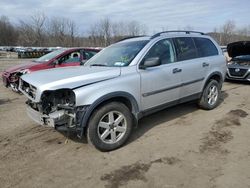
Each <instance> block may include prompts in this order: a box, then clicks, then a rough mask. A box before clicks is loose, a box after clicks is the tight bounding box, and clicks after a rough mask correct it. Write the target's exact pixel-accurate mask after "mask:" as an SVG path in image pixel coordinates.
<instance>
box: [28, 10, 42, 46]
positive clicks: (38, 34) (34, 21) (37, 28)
mask: <svg viewBox="0 0 250 188" xmlns="http://www.w3.org/2000/svg"><path fill="white" fill-rule="evenodd" d="M45 21H46V16H45V15H44V13H43V12H37V13H35V14H34V15H32V16H31V25H32V29H33V30H34V34H35V40H36V41H35V45H37V46H42V45H43V42H44V35H45Z"/></svg>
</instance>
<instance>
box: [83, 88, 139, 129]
mask: <svg viewBox="0 0 250 188" xmlns="http://www.w3.org/2000/svg"><path fill="white" fill-rule="evenodd" d="M115 97H123V98H126V99H127V100H128V101H130V103H131V105H132V114H133V115H134V117H135V118H136V119H138V114H139V106H138V104H137V101H136V99H135V98H134V97H133V96H132V95H131V94H129V93H127V92H124V91H117V92H112V93H109V94H106V95H104V96H102V97H101V98H99V99H97V100H96V101H95V102H94V103H93V104H91V105H90V106H89V107H88V108H87V110H86V112H85V114H84V116H83V118H82V120H81V124H80V126H81V128H84V127H86V126H87V123H88V120H89V118H90V116H91V114H92V112H93V111H94V110H95V109H96V107H97V106H98V105H100V104H101V103H103V102H105V101H107V100H109V99H112V98H115Z"/></svg>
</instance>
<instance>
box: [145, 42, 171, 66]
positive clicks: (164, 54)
mask: <svg viewBox="0 0 250 188" xmlns="http://www.w3.org/2000/svg"><path fill="white" fill-rule="evenodd" d="M154 57H158V58H159V59H160V62H161V64H168V63H173V62H174V59H175V58H174V50H173V45H172V42H171V41H170V40H169V39H164V40H161V41H159V42H157V43H156V44H154V46H153V47H152V48H151V49H150V50H149V51H148V53H147V54H146V56H145V58H144V59H147V58H154Z"/></svg>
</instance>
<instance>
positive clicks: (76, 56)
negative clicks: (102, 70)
mask: <svg viewBox="0 0 250 188" xmlns="http://www.w3.org/2000/svg"><path fill="white" fill-rule="evenodd" d="M99 51H100V49H95V48H61V49H59V50H56V51H53V52H51V53H48V54H46V55H44V56H42V57H40V58H38V59H36V60H34V61H32V62H29V63H26V64H21V65H17V66H14V67H11V68H9V69H7V70H5V71H4V72H3V74H2V78H3V83H4V85H5V86H6V87H11V88H12V89H13V90H14V91H16V92H18V85H19V78H20V76H22V75H23V74H27V73H31V72H34V71H39V70H44V69H51V68H57V67H66V66H79V65H81V64H84V62H85V61H86V60H88V59H90V58H91V57H92V56H94V55H95V54H96V53H98V52H99Z"/></svg>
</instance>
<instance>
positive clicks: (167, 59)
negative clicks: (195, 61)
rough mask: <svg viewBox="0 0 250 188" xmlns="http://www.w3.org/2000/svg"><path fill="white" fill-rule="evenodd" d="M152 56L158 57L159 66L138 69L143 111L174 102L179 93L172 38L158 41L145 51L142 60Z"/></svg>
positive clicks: (178, 78)
mask: <svg viewBox="0 0 250 188" xmlns="http://www.w3.org/2000/svg"><path fill="white" fill-rule="evenodd" d="M154 57H159V58H160V61H161V65H160V66H155V67H148V68H146V69H139V74H140V77H141V93H142V97H141V104H142V108H143V110H144V111H146V110H149V109H153V108H154V107H159V106H161V105H165V104H168V103H170V102H175V101H176V100H178V99H179V95H180V84H181V79H180V72H179V71H178V65H177V64H176V62H175V53H174V47H173V43H172V40H170V39H163V40H161V41H158V42H157V43H156V44H154V45H153V46H152V47H151V49H150V50H149V51H148V52H147V54H146V55H145V57H144V58H143V61H144V60H145V59H147V58H154ZM141 63H142V62H141Z"/></svg>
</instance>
